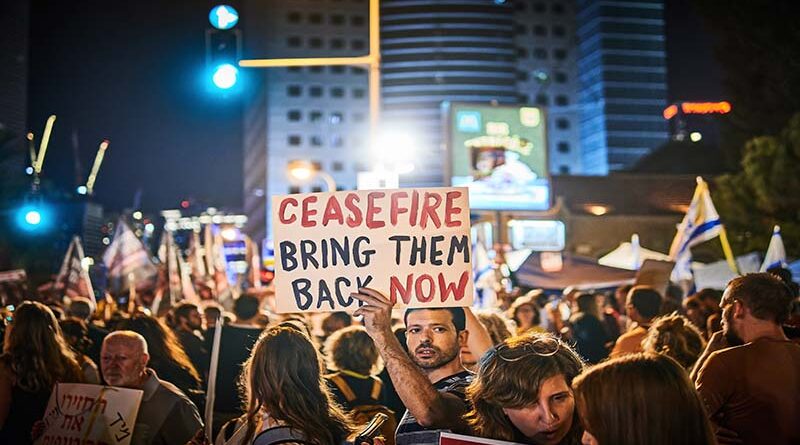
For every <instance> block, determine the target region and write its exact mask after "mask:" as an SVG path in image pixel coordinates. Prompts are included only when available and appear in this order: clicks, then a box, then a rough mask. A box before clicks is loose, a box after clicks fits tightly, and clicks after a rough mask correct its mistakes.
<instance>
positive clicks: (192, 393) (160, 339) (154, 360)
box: [119, 313, 202, 405]
mask: <svg viewBox="0 0 800 445" xmlns="http://www.w3.org/2000/svg"><path fill="white" fill-rule="evenodd" d="M119 329H120V330H129V331H133V332H136V333H138V334H140V335H141V336H142V337H144V339H145V341H146V342H147V349H148V354H149V366H150V367H151V368H153V370H154V371H155V372H157V373H158V376H159V378H161V379H162V380H166V381H167V382H170V383H172V384H173V385H175V386H176V387H178V389H180V390H181V391H183V393H184V394H186V395H187V396H189V397H191V398H192V400H193V401H194V402H195V403H196V404H198V405H202V392H201V391H202V383H201V380H200V375H199V374H198V373H197V370H196V369H195V368H194V365H192V362H191V361H190V360H189V357H188V356H187V355H186V352H185V351H184V350H183V348H182V347H181V344H180V342H179V341H178V339H177V338H176V337H175V334H173V333H172V330H170V329H169V328H167V327H166V326H165V325H164V323H163V322H161V321H160V320H159V319H157V318H155V317H152V316H150V315H145V314H141V313H139V314H134V315H133V316H132V317H131V318H129V319H127V320H124V321H123V322H122V323H121V324H120V325H119Z"/></svg>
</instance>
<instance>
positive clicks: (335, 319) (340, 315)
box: [322, 312, 353, 340]
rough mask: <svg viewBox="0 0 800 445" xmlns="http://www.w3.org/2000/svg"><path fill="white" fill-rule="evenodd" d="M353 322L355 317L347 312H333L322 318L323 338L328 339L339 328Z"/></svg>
mask: <svg viewBox="0 0 800 445" xmlns="http://www.w3.org/2000/svg"><path fill="white" fill-rule="evenodd" d="M352 324H353V317H352V316H351V315H350V314H348V313H347V312H332V313H330V314H328V315H327V316H326V317H325V319H323V320H322V333H323V340H325V339H327V338H328V337H330V336H331V334H333V333H334V332H336V331H338V330H339V329H344V328H346V327H348V326H350V325H352Z"/></svg>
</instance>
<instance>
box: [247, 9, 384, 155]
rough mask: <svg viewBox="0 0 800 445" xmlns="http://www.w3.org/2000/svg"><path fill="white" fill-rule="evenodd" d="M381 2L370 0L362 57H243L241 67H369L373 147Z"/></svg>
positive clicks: (378, 98)
mask: <svg viewBox="0 0 800 445" xmlns="http://www.w3.org/2000/svg"><path fill="white" fill-rule="evenodd" d="M380 20H381V18H380V2H379V0H370V1H369V54H367V55H366V56H359V57H316V58H291V59H246V60H240V61H239V66H240V67H242V68H279V67H281V68H285V67H292V66H334V65H349V66H366V67H367V70H368V73H369V116H370V118H369V123H370V126H369V139H370V147H375V145H376V142H377V134H378V126H379V125H380V113H381V37H380Z"/></svg>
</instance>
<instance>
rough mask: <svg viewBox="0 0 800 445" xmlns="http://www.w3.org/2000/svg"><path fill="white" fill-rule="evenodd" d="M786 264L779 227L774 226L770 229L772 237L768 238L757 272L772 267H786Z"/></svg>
mask: <svg viewBox="0 0 800 445" xmlns="http://www.w3.org/2000/svg"><path fill="white" fill-rule="evenodd" d="M786 264H787V263H786V249H785V248H784V247H783V238H781V227H780V226H775V228H773V229H772V239H770V240H769V247H767V254H766V255H765V256H764V262H763V263H762V264H761V270H760V271H759V272H766V271H767V270H768V269H771V268H773V267H786Z"/></svg>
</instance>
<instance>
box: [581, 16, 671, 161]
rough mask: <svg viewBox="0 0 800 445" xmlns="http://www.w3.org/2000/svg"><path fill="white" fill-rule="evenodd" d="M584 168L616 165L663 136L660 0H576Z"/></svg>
mask: <svg viewBox="0 0 800 445" xmlns="http://www.w3.org/2000/svg"><path fill="white" fill-rule="evenodd" d="M577 8H578V9H577V15H576V17H577V23H578V42H579V49H580V52H581V57H580V58H579V60H578V72H579V73H580V82H581V86H580V96H579V100H580V103H581V114H582V116H583V117H582V120H581V152H582V166H583V171H584V173H587V174H599V175H603V174H606V173H608V171H613V170H623V169H625V168H626V167H630V166H632V165H634V164H635V163H636V161H638V160H639V159H640V158H642V157H644V156H645V155H647V154H648V153H650V152H651V151H652V150H653V149H654V148H656V147H657V146H658V145H659V144H661V143H663V142H665V141H666V140H667V136H668V135H667V126H666V124H665V122H664V119H663V118H662V116H661V113H662V111H663V110H664V107H665V106H666V104H667V83H666V76H667V68H666V56H665V48H664V47H665V45H664V2H663V0H637V1H635V2H618V1H611V0H577Z"/></svg>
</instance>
